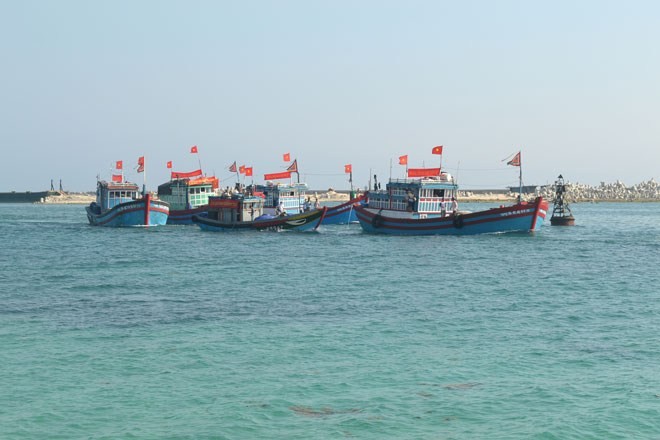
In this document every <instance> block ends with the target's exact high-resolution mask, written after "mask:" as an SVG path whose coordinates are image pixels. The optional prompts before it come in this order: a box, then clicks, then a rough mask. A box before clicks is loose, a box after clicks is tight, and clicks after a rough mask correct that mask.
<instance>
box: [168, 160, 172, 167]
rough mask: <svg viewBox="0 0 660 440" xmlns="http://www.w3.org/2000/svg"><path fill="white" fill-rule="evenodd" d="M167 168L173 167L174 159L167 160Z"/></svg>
mask: <svg viewBox="0 0 660 440" xmlns="http://www.w3.org/2000/svg"><path fill="white" fill-rule="evenodd" d="M167 168H172V161H171V160H170V161H168V162H167Z"/></svg>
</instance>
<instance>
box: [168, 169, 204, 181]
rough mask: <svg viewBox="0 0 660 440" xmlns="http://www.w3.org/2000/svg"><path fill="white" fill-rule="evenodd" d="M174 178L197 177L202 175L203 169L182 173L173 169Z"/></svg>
mask: <svg viewBox="0 0 660 440" xmlns="http://www.w3.org/2000/svg"><path fill="white" fill-rule="evenodd" d="M171 175H172V179H188V178H190V177H197V176H201V175H202V170H195V171H190V172H187V173H182V172H180V171H172V173H171Z"/></svg>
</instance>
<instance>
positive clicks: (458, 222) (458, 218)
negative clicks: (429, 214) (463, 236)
mask: <svg viewBox="0 0 660 440" xmlns="http://www.w3.org/2000/svg"><path fill="white" fill-rule="evenodd" d="M452 223H453V224H454V227H455V228H456V229H461V228H462V227H463V225H464V221H463V216H462V215H461V214H456V215H455V216H454V220H453V221H452Z"/></svg>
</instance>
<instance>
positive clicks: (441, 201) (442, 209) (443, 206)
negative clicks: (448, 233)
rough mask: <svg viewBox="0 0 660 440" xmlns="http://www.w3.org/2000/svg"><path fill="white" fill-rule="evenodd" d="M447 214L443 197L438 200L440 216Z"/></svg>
mask: <svg viewBox="0 0 660 440" xmlns="http://www.w3.org/2000/svg"><path fill="white" fill-rule="evenodd" d="M445 215H447V204H446V203H445V199H442V200H440V217H444V216H445Z"/></svg>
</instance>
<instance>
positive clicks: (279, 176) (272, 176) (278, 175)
mask: <svg viewBox="0 0 660 440" xmlns="http://www.w3.org/2000/svg"><path fill="white" fill-rule="evenodd" d="M290 177H291V171H284V172H281V173H273V174H264V180H277V179H288V178H290Z"/></svg>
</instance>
